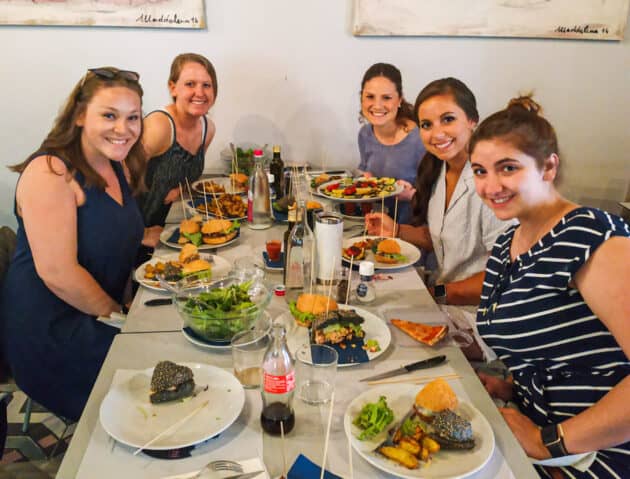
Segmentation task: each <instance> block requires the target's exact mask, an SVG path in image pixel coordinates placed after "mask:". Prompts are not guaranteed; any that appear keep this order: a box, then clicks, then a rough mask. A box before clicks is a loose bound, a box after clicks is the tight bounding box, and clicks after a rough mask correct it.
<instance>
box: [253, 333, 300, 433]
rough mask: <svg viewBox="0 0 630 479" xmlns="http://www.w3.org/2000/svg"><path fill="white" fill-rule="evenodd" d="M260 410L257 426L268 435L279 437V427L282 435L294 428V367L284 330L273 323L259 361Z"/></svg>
mask: <svg viewBox="0 0 630 479" xmlns="http://www.w3.org/2000/svg"><path fill="white" fill-rule="evenodd" d="M262 369H263V387H262V391H261V395H262V402H263V408H262V412H261V414H260V424H261V426H262V428H263V429H264V430H265V431H267V432H268V433H269V434H272V435H274V436H279V435H280V433H281V429H280V424H282V429H283V432H284V434H287V433H288V432H290V431H291V430H292V429H293V426H294V425H295V413H294V411H293V392H294V389H295V366H294V364H293V359H292V358H291V354H290V353H289V348H288V347H287V340H286V331H285V329H284V327H283V326H281V325H279V324H276V325H274V326H273V327H272V328H271V343H270V344H269V347H268V348H267V351H266V352H265V356H264V358H263V365H262Z"/></svg>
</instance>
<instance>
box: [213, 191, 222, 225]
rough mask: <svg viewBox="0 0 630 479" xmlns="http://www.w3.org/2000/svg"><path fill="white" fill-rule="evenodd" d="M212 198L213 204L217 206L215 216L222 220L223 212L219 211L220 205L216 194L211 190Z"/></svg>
mask: <svg viewBox="0 0 630 479" xmlns="http://www.w3.org/2000/svg"><path fill="white" fill-rule="evenodd" d="M212 196H213V197H214V203H215V204H216V205H217V214H218V215H219V218H221V219H223V212H222V211H221V205H220V204H219V200H218V199H217V192H216V191H214V188H212Z"/></svg>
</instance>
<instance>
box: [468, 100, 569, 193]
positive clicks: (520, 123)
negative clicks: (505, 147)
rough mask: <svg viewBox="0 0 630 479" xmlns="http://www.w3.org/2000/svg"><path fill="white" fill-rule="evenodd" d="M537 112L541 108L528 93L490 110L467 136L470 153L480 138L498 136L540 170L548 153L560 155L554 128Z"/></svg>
mask: <svg viewBox="0 0 630 479" xmlns="http://www.w3.org/2000/svg"><path fill="white" fill-rule="evenodd" d="M541 114H542V107H541V106H540V105H539V104H538V103H536V102H535V101H534V100H533V99H532V94H531V93H529V94H526V95H522V96H518V97H516V98H512V99H511V100H510V102H509V103H508V106H507V107H506V108H505V109H504V110H501V111H498V112H496V113H493V114H492V115H490V116H489V117H488V118H486V119H485V120H484V121H482V122H481V124H480V125H479V126H478V127H477V129H476V130H475V132H474V133H473V135H472V138H471V139H470V145H469V150H470V154H472V152H473V151H474V150H475V147H476V146H477V144H478V143H479V142H480V141H486V140H493V139H500V140H502V141H504V142H506V143H509V144H510V145H512V146H514V147H515V148H517V149H518V150H520V151H522V152H523V153H525V154H526V155H528V156H531V157H532V158H534V159H535V160H536V165H537V166H538V168H539V169H542V168H543V165H544V162H545V160H546V159H547V158H549V156H550V155H552V154H554V153H555V154H556V155H560V149H559V147H558V137H557V136H556V131H555V130H554V128H553V126H551V123H549V122H548V121H547V120H546V119H545V118H543V117H542V116H541ZM558 173H559V172H558ZM558 173H556V181H559V174H558Z"/></svg>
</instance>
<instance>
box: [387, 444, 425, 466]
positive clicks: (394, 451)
mask: <svg viewBox="0 0 630 479" xmlns="http://www.w3.org/2000/svg"><path fill="white" fill-rule="evenodd" d="M379 452H380V453H381V454H383V456H385V457H387V458H388V459H392V460H393V461H396V462H397V463H399V464H402V465H403V466H405V467H406V468H407V469H415V468H417V467H418V458H417V457H416V456H414V455H413V454H411V453H410V452H409V451H405V450H404V449H402V448H400V447H392V446H383V447H381V448H380V449H379Z"/></svg>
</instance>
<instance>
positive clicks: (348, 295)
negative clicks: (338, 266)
mask: <svg viewBox="0 0 630 479" xmlns="http://www.w3.org/2000/svg"><path fill="white" fill-rule="evenodd" d="M353 263H354V256H350V271H348V286H347V287H346V306H347V305H348V299H349V298H350V283H352V264H353Z"/></svg>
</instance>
